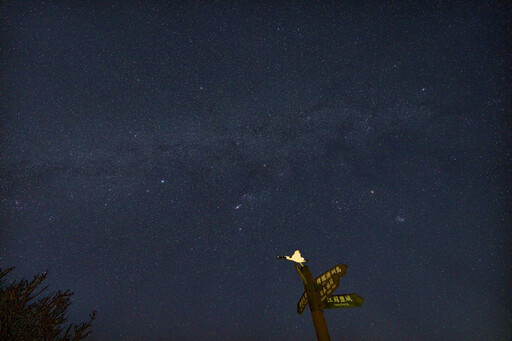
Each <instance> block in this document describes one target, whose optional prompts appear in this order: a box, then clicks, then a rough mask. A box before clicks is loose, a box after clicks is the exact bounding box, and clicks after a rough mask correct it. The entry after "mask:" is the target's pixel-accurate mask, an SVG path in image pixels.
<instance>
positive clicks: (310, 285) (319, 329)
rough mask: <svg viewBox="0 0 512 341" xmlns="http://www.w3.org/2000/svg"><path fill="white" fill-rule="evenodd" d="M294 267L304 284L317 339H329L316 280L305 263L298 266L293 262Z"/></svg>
mask: <svg viewBox="0 0 512 341" xmlns="http://www.w3.org/2000/svg"><path fill="white" fill-rule="evenodd" d="M295 269H296V270H297V272H298V273H299V276H300V278H301V279H302V283H303V284H304V290H305V291H306V293H307V297H308V301H309V309H310V310H311V317H312V319H313V325H314V326H315V332H316V338H317V340H318V341H331V337H330V336H329V331H328V330H327V324H326V323H325V317H324V312H323V310H322V307H321V301H320V294H319V290H318V286H317V285H316V281H315V279H314V278H313V275H312V274H311V271H309V268H308V266H307V265H306V266H304V267H302V268H299V267H298V266H297V264H295Z"/></svg>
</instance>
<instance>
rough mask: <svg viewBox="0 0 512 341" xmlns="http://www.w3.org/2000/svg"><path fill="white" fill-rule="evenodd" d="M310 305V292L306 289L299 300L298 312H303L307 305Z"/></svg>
mask: <svg viewBox="0 0 512 341" xmlns="http://www.w3.org/2000/svg"><path fill="white" fill-rule="evenodd" d="M307 305H308V294H307V293H306V292H305V291H304V293H303V294H302V296H301V297H300V300H299V302H298V303H297V313H299V315H300V314H302V312H303V311H304V309H306V306H307Z"/></svg>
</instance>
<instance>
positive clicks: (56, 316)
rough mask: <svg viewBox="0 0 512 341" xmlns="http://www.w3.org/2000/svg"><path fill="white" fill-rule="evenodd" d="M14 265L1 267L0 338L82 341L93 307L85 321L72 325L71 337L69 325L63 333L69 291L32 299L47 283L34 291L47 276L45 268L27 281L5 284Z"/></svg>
mask: <svg viewBox="0 0 512 341" xmlns="http://www.w3.org/2000/svg"><path fill="white" fill-rule="evenodd" d="M13 269H14V268H7V269H5V270H2V269H1V268H0V340H16V341H17V340H20V341H24V340H26V341H29V340H52V341H53V340H59V341H60V340H62V341H70V340H82V339H84V338H85V337H87V336H88V335H89V334H90V333H91V331H88V332H86V330H87V329H88V328H90V327H91V325H92V321H93V320H94V318H95V317H96V311H95V310H93V311H92V312H91V314H90V315H89V317H90V320H89V322H87V323H85V322H84V323H82V324H80V325H75V326H74V328H73V331H74V336H71V335H70V330H71V327H73V324H70V325H69V327H68V328H67V329H66V332H65V333H64V335H63V336H59V335H60V334H62V331H63V329H62V325H63V324H64V323H65V322H67V320H68V319H67V317H66V316H65V313H66V310H67V308H68V307H69V305H70V304H71V296H72V295H73V293H72V292H70V291H69V290H66V291H64V292H62V291H61V290H59V291H57V292H56V293H54V294H53V295H48V296H45V297H42V298H39V299H37V301H36V300H35V298H37V297H38V296H39V295H40V294H41V293H42V292H43V291H44V290H46V288H48V286H45V287H44V288H42V289H41V290H40V291H39V292H37V293H35V291H36V289H37V288H38V286H39V285H40V284H41V282H42V281H44V280H45V279H46V276H47V274H48V270H46V272H44V273H43V274H41V275H36V276H34V279H33V280H32V281H30V282H28V281H27V280H26V279H22V280H20V281H19V282H17V283H16V282H12V283H11V284H10V285H9V286H6V287H4V282H5V279H4V277H5V276H6V275H7V274H8V273H9V272H11V271H12V270H13Z"/></svg>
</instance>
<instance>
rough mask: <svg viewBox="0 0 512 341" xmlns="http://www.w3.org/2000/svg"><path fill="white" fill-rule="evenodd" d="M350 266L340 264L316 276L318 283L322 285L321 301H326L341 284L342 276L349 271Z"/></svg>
mask: <svg viewBox="0 0 512 341" xmlns="http://www.w3.org/2000/svg"><path fill="white" fill-rule="evenodd" d="M347 269H348V266H347V265H345V264H341V263H340V264H338V265H336V266H335V267H334V268H332V269H330V270H329V271H326V272H325V273H323V274H322V275H320V276H318V277H317V278H316V284H317V285H319V286H320V301H321V302H324V301H325V300H326V299H327V297H329V296H330V295H331V294H332V293H333V291H334V290H335V289H336V288H337V287H338V286H339V285H340V278H341V277H343V276H345V274H346V273H347Z"/></svg>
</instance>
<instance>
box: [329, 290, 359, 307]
mask: <svg viewBox="0 0 512 341" xmlns="http://www.w3.org/2000/svg"><path fill="white" fill-rule="evenodd" d="M363 302H364V298H362V297H361V296H359V295H357V294H343V295H332V296H329V297H327V299H326V300H325V302H323V303H322V308H323V309H337V308H355V307H360V306H361V305H363Z"/></svg>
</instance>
